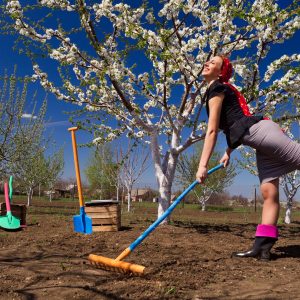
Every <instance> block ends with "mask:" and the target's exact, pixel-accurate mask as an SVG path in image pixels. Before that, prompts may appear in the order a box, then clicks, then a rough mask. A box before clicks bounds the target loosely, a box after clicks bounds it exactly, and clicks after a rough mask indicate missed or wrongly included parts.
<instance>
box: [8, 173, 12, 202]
mask: <svg viewBox="0 0 300 300" xmlns="http://www.w3.org/2000/svg"><path fill="white" fill-rule="evenodd" d="M12 195H13V177H12V176H10V177H9V201H10V203H11V202H12Z"/></svg>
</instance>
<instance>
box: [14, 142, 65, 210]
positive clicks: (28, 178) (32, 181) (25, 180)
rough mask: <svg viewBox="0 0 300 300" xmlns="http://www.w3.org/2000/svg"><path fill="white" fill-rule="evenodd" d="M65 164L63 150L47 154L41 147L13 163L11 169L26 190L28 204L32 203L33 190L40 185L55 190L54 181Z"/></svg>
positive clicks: (20, 185)
mask: <svg viewBox="0 0 300 300" xmlns="http://www.w3.org/2000/svg"><path fill="white" fill-rule="evenodd" d="M63 165H64V163H63V152H62V150H60V151H58V152H56V153H53V154H52V155H50V156H46V155H45V149H43V150H41V148H40V149H39V150H37V151H35V152H33V153H32V154H29V153H27V155H26V156H24V159H23V160H21V161H18V162H15V163H13V165H12V167H11V170H12V172H13V174H14V176H15V177H16V179H17V181H18V183H19V188H21V189H23V190H25V191H26V194H27V205H28V206H30V205H31V201H32V197H33V190H34V189H35V188H37V187H38V186H39V185H43V186H45V187H47V188H50V191H52V190H53V187H54V182H55V181H56V180H57V178H58V176H59V175H60V174H61V172H62V169H63ZM51 200H52V198H51V193H50V201H51Z"/></svg>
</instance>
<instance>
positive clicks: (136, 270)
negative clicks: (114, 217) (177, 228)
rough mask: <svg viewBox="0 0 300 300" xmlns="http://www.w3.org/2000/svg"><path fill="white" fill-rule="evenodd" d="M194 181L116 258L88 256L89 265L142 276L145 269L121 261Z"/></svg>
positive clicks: (155, 225) (182, 196)
mask: <svg viewBox="0 0 300 300" xmlns="http://www.w3.org/2000/svg"><path fill="white" fill-rule="evenodd" d="M223 167H224V164H220V165H217V166H216V167H214V168H212V169H210V170H209V171H208V173H207V174H208V175H209V174H211V173H213V172H215V171H217V170H219V169H220V168H223ZM198 183H199V182H198V181H197V180H195V181H194V182H193V183H192V184H191V185H190V186H189V187H188V188H187V189H186V190H185V191H183V192H182V194H181V195H180V196H179V197H178V198H177V199H176V200H175V201H174V202H173V203H172V205H170V206H169V208H168V209H167V210H166V211H165V212H164V213H163V214H162V215H161V216H160V217H159V218H158V219H157V220H156V221H155V222H154V223H153V224H151V225H150V226H149V227H148V228H147V229H146V230H145V231H144V232H143V233H142V234H141V235H140V236H139V237H138V238H137V239H136V240H135V241H134V242H133V243H131V244H130V246H129V247H128V248H126V249H125V250H124V251H123V252H122V253H121V254H120V255H119V256H118V257H117V258H115V259H112V258H108V257H104V256H99V255H95V254H90V255H89V257H88V259H89V261H90V262H91V264H93V265H95V266H96V267H98V268H100V269H104V270H109V271H116V272H120V273H133V274H135V275H142V274H144V271H145V267H144V266H141V265H137V264H132V263H129V262H125V261H122V260H123V259H124V258H125V257H127V256H128V255H129V254H130V253H131V252H132V251H133V250H134V249H135V248H136V247H137V246H138V245H139V244H140V243H141V242H142V241H143V240H144V239H145V238H146V237H147V236H148V235H149V234H150V233H151V232H152V231H153V230H154V229H155V228H156V227H157V226H158V225H159V224H160V223H161V222H162V221H163V220H164V219H165V218H167V217H168V216H169V215H170V214H171V212H172V211H173V210H174V208H175V207H176V206H177V205H178V203H179V202H180V201H181V200H182V199H183V198H184V197H185V196H186V195H187V194H188V193H189V192H190V191H191V190H192V189H193V188H194V187H195V186H196V185H197V184H198Z"/></svg>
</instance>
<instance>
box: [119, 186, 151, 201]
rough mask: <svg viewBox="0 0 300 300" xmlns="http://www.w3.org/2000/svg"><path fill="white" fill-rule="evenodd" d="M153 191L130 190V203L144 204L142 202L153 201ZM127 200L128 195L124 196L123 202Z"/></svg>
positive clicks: (143, 189)
mask: <svg viewBox="0 0 300 300" xmlns="http://www.w3.org/2000/svg"><path fill="white" fill-rule="evenodd" d="M155 194H156V193H155V191H153V190H152V189H150V188H140V189H132V191H131V201H132V202H144V201H150V202H152V201H153V198H154V197H155ZM127 200H128V195H127V194H126V195H125V201H127Z"/></svg>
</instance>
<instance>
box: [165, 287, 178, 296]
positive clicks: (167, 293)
mask: <svg viewBox="0 0 300 300" xmlns="http://www.w3.org/2000/svg"><path fill="white" fill-rule="evenodd" d="M175 293H176V287H175V286H171V287H169V288H168V289H167V290H166V292H165V294H166V295H174V294H175Z"/></svg>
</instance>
